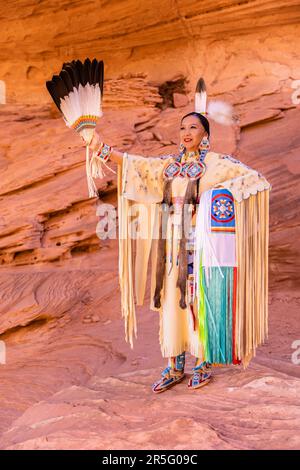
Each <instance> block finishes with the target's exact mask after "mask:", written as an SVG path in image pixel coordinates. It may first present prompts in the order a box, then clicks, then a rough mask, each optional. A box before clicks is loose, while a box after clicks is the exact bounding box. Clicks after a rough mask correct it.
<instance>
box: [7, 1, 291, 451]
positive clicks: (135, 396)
mask: <svg viewBox="0 0 300 470" xmlns="http://www.w3.org/2000/svg"><path fill="white" fill-rule="evenodd" d="M299 20H300V7H299V2H298V1H283V0H281V1H278V2H274V1H273V2H270V1H265V0H262V1H259V2H258V1H254V0H253V1H239V2H237V1H233V0H231V1H230V0H224V1H208V2H207V1H206V2H199V1H197V2H196V1H193V0H184V1H176V0H168V1H167V0H160V1H159V2H158V1H156V0H154V1H152V2H151V4H150V3H149V4H148V3H147V2H131V1H129V0H124V1H123V0H120V1H116V2H106V1H93V2H90V4H88V5H87V4H83V3H82V2H78V1H76V0H74V1H67V0H63V1H61V2H59V5H58V4H54V2H50V1H43V2H38V1H31V2H29V1H28V0H21V1H19V2H18V3H17V4H16V2H9V1H8V2H7V3H6V5H5V8H2V9H1V10H0V21H1V38H0V41H1V43H2V44H1V45H2V47H1V48H0V58H1V60H0V80H1V81H2V87H1V94H0V96H1V100H2V104H1V105H0V169H1V183H0V228H1V230H0V278H1V290H0V298H1V302H0V341H2V343H0V344H1V345H2V349H3V348H4V347H5V350H6V357H5V358H4V353H3V352H2V355H1V356H0V377H1V380H0V390H1V395H0V396H1V410H0V448H2V449H4V448H5V449H8V448H9V449H30V448H34V449H48V448H49V449H62V448H70V449H76V448H80V449H92V448H96V449H114V448H115V449H126V448H130V449H138V448H157V449H159V448H170V442H172V444H171V448H174V449H189V448H192V449H202V448H209V449H239V448H242V449H262V448H275V449H276V448H289V449H294V448H299V445H300V442H299V424H300V420H299V418H300V416H299V415H300V413H299V407H297V397H299V376H300V357H299V356H300V354H299V355H298V356H297V354H296V350H295V348H296V347H297V346H296V344H297V343H296V342H297V340H300V322H299V305H300V296H299V293H298V288H299V277H300V276H299V269H298V266H299V252H300V249H299V244H298V239H299V223H298V217H297V208H298V204H299V194H300V190H299V173H300V134H299V124H300V104H299V103H300V99H299V96H300V91H299V90H300V39H299V38H300V24H299ZM86 57H90V58H91V59H92V58H93V57H96V58H98V59H99V60H100V59H103V60H104V63H105V84H104V99H103V111H104V116H103V118H102V119H101V120H100V121H99V123H98V126H97V130H98V132H99V133H100V134H101V136H102V137H103V140H104V141H106V142H107V143H109V144H111V145H113V146H115V147H116V148H118V149H119V150H123V151H125V150H127V151H130V152H132V153H140V154H143V155H145V156H147V155H151V156H154V155H161V154H165V153H169V152H174V151H176V150H177V148H178V143H179V141H178V131H179V122H180V117H181V116H182V115H183V114H185V113H186V112H188V111H191V110H192V109H193V95H194V87H195V84H196V82H197V79H198V78H199V77H200V76H203V77H204V78H205V81H206V84H207V89H208V96H209V98H214V99H219V98H220V99H223V100H226V101H228V102H230V103H231V104H233V106H234V110H235V114H236V117H237V121H236V125H235V126H233V127H232V128H230V129H228V128H224V127H222V126H220V125H216V124H212V132H211V134H212V139H211V148H212V150H214V151H220V152H224V153H230V154H232V155H233V156H236V157H237V158H238V159H239V160H241V161H243V162H244V163H246V164H248V165H250V166H252V167H253V168H255V169H257V170H259V171H260V172H262V173H263V174H264V176H266V178H267V179H268V180H269V181H270V182H271V184H272V192H271V193H270V271H269V275H270V277H269V283H270V296H269V312H270V333H269V340H268V342H267V343H266V344H265V345H263V346H262V347H261V348H260V349H259V352H258V355H257V357H256V358H255V359H254V360H253V361H252V363H251V365H250V366H249V368H248V369H247V370H246V371H243V370H240V369H239V368H233V369H232V368H218V369H217V370H216V373H215V379H214V380H213V381H212V383H211V384H210V385H209V386H207V387H204V388H203V389H200V390H198V391H189V390H188V389H187V384H186V382H183V383H181V384H179V385H177V386H176V387H174V388H173V389H172V390H170V391H168V392H166V393H164V394H161V395H158V396H154V395H153V393H152V391H151V384H152V382H153V381H155V380H157V378H158V377H159V376H160V373H161V370H162V367H164V366H165V364H166V360H165V359H162V358H161V353H160V350H159V343H158V326H159V325H158V317H157V316H156V315H155V312H153V311H149V308H148V305H149V294H148V296H147V298H146V302H145V307H143V308H140V309H139V311H138V322H139V323H138V338H137V340H136V342H135V347H134V350H133V351H132V350H131V349H130V347H129V345H128V344H127V343H125V341H124V333H123V330H124V326H123V320H122V319H121V314H120V296H119V286H118V272H117V269H118V246H117V240H116V239H107V240H101V239H100V238H99V236H98V235H97V225H98V223H99V211H100V210H101V205H102V204H103V203H109V204H113V205H114V206H115V207H117V193H116V175H115V174H114V173H110V172H107V174H106V177H105V179H104V180H97V184H98V188H99V190H100V199H99V200H97V199H96V198H93V199H89V198H88V192H87V184H86V176H85V150H84V148H83V146H82V142H81V140H80V139H79V137H78V136H76V135H74V133H72V131H70V130H69V129H68V128H67V127H66V126H65V124H64V122H63V120H62V118H61V116H60V115H59V114H58V111H57V109H56V108H55V106H54V104H52V103H51V100H50V97H49V95H48V92H47V90H46V87H45V81H46V80H48V79H50V78H51V77H52V75H53V74H54V73H58V72H59V71H60V68H61V66H62V63H63V62H65V61H68V60H72V59H77V58H79V59H81V60H84V59H85V58H86ZM112 168H113V169H115V170H116V168H115V167H114V166H113V165H112ZM298 348H299V346H298ZM2 349H1V350H2ZM298 357H299V360H298ZM1 358H2V360H1ZM4 359H5V360H4ZM192 361H193V358H189V363H188V368H189V366H191V365H193V364H192ZM1 362H5V364H1ZM297 362H299V364H297ZM266 431H267V432H266Z"/></svg>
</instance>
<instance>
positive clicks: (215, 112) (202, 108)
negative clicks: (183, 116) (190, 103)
mask: <svg viewBox="0 0 300 470" xmlns="http://www.w3.org/2000/svg"><path fill="white" fill-rule="evenodd" d="M195 111H196V112H197V113H200V114H203V115H204V116H205V117H208V118H211V119H213V120H214V121H215V122H217V123H219V124H224V125H227V126H230V125H232V124H233V123H234V119H233V108H232V105H231V104H229V103H226V102H225V101H221V100H210V101H209V102H208V104H207V92H206V85H205V82H204V79H203V78H202V77H201V78H200V79H199V80H198V82H197V85H196V91H195Z"/></svg>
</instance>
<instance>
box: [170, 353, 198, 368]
mask: <svg viewBox="0 0 300 470" xmlns="http://www.w3.org/2000/svg"><path fill="white" fill-rule="evenodd" d="M200 363H201V358H199V357H196V362H195V367H196V366H198V365H199V364H200ZM168 365H169V366H170V367H171V368H172V370H174V371H183V370H184V366H185V351H183V353H181V354H178V356H171V357H169V358H168Z"/></svg>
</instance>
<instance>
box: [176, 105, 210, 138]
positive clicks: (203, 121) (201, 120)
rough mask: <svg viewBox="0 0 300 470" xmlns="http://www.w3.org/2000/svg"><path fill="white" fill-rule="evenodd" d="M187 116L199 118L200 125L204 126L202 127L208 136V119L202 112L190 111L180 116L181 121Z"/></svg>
mask: <svg viewBox="0 0 300 470" xmlns="http://www.w3.org/2000/svg"><path fill="white" fill-rule="evenodd" d="M187 116H196V117H197V118H198V119H199V120H200V122H201V124H202V126H203V127H204V129H205V131H206V132H207V135H208V137H209V122H208V119H207V118H206V117H205V116H203V114H200V113H196V111H192V112H191V113H188V114H185V115H184V116H183V117H182V118H181V123H182V121H183V119H184V118H186V117H187Z"/></svg>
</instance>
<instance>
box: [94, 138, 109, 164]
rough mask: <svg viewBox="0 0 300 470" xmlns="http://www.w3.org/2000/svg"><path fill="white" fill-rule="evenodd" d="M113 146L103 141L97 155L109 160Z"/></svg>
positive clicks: (105, 160)
mask: <svg viewBox="0 0 300 470" xmlns="http://www.w3.org/2000/svg"><path fill="white" fill-rule="evenodd" d="M111 151H112V147H111V146H110V145H108V144H105V143H104V142H101V144H100V148H99V149H98V151H97V157H99V158H101V159H102V160H103V161H104V162H107V161H108V160H109V157H110V154H111Z"/></svg>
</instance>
